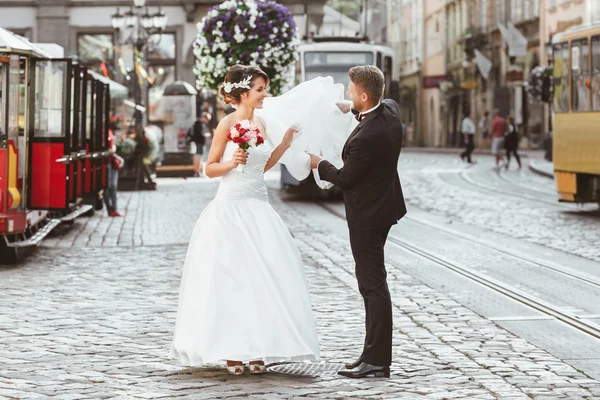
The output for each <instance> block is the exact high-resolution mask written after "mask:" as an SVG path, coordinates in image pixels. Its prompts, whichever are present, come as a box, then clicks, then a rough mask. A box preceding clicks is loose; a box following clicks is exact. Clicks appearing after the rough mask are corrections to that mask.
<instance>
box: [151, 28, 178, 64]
mask: <svg viewBox="0 0 600 400" xmlns="http://www.w3.org/2000/svg"><path fill="white" fill-rule="evenodd" d="M159 36H160V37H159ZM152 40H153V41H158V44H157V45H156V46H153V47H151V48H150V49H149V50H148V53H147V55H146V58H147V59H148V60H165V61H170V60H175V58H176V51H175V49H176V46H175V42H176V40H175V34H174V33H163V34H162V35H154V36H153V37H152Z"/></svg>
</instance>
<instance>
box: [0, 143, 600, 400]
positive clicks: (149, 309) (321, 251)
mask: <svg viewBox="0 0 600 400" xmlns="http://www.w3.org/2000/svg"><path fill="white" fill-rule="evenodd" d="M478 158H479V159H480V162H479V164H476V166H475V167H474V168H467V166H466V164H463V163H461V162H460V159H458V157H457V156H438V155H432V154H403V155H402V156H401V162H400V166H399V168H400V171H401V180H402V183H403V187H404V191H405V195H406V197H407V201H408V204H409V207H410V208H409V217H411V218H412V215H421V214H423V215H425V214H431V216H432V217H431V218H439V219H440V220H441V221H445V222H446V223H449V224H450V223H453V222H454V223H455V224H457V225H458V224H464V225H467V226H469V227H473V229H481V230H486V231H488V232H490V233H489V235H497V236H502V237H507V238H509V239H510V240H518V241H519V242H524V243H531V244H534V245H541V246H542V247H548V248H549V249H559V250H561V251H563V252H564V253H565V254H566V256H570V257H572V256H573V255H576V256H578V257H584V258H585V259H587V260H586V262H589V263H590V265H596V266H597V263H596V262H597V261H600V252H599V249H598V246H597V243H598V241H599V240H600V229H598V223H599V219H598V215H599V214H598V213H597V211H596V209H597V207H595V208H594V207H586V208H584V209H583V210H582V211H579V212H578V210H577V209H576V208H573V207H569V206H564V205H560V204H558V203H556V204H552V200H553V198H555V197H553V196H554V194H553V189H554V186H553V184H552V181H551V180H550V179H548V178H545V177H541V176H537V175H534V174H532V173H530V172H529V171H527V170H526V169H525V168H524V170H523V171H521V172H518V173H517V172H514V171H509V172H506V173H504V172H503V173H501V174H500V175H498V174H496V173H495V172H493V171H492V169H491V166H492V164H491V159H489V158H485V157H478ZM526 162H527V161H526V160H525V163H526ZM524 167H526V164H524ZM268 184H269V186H270V188H271V191H270V194H271V199H272V205H273V206H274V207H275V209H276V210H277V211H278V212H279V214H280V215H281V216H282V218H283V220H284V221H285V223H286V224H287V226H288V228H289V229H290V231H291V233H292V235H293V236H294V238H295V239H296V241H297V244H298V246H299V248H300V251H301V253H302V256H303V260H304V262H305V267H306V274H307V279H308V283H309V288H310V295H311V301H312V305H313V310H314V312H315V317H316V320H317V329H318V334H319V341H320V345H321V350H322V352H321V356H322V362H324V363H342V362H346V361H350V360H354V358H355V357H356V356H357V355H358V354H357V353H358V351H359V346H360V344H361V343H362V341H363V337H364V336H363V335H364V322H363V315H364V314H363V313H364V312H363V304H362V299H361V297H360V295H359V293H358V290H357V287H356V281H355V278H354V262H353V259H352V255H351V253H350V247H349V243H348V238H347V236H346V234H345V233H344V232H345V222H344V221H341V220H339V219H335V218H334V217H333V216H331V215H329V216H327V213H326V212H325V211H324V210H323V209H320V211H319V207H318V206H315V205H314V204H311V203H307V202H303V201H283V200H282V199H281V198H280V195H279V191H278V189H277V184H278V177H277V174H272V175H269V176H268ZM217 186H218V181H210V180H208V179H193V180H192V179H190V180H187V181H186V180H178V179H164V180H160V181H159V185H158V190H157V191H155V192H126V193H119V201H120V209H121V210H122V212H123V213H124V214H125V217H124V218H108V217H106V216H105V215H104V211H103V212H98V213H96V215H95V216H93V217H91V218H80V219H78V220H77V221H76V222H75V223H74V224H73V226H71V227H70V229H63V228H61V229H62V230H61V231H57V232H56V233H55V234H54V235H53V236H52V237H51V238H49V239H46V240H45V241H44V242H42V244H41V246H40V248H39V249H37V250H36V252H35V253H34V254H32V255H31V256H30V257H29V258H27V259H26V260H25V262H23V263H22V264H21V265H19V266H16V267H2V268H0V285H1V292H0V293H1V294H0V365H2V368H1V369H0V398H7V399H29V398H32V399H34V398H40V399H43V398H53V399H84V398H90V399H109V398H115V399H135V398H143V399H156V398H165V399H168V398H177V399H183V398H189V399H236V398H251V399H295V398H306V399H345V398H356V399H440V400H441V399H482V400H483V399H506V400H516V399H530V398H534V399H541V400H542V399H546V400H550V399H582V398H585V399H593V398H600V382H599V381H597V380H596V379H593V378H591V377H590V376H589V374H587V373H585V371H584V370H582V369H581V368H578V367H573V366H571V365H570V363H567V362H565V361H563V360H564V359H565V358H568V357H562V356H561V357H559V356H557V355H556V354H555V355H553V354H551V353H550V352H548V351H546V350H544V349H542V348H541V347H540V346H538V345H537V344H536V343H533V342H532V340H529V339H527V338H525V337H520V336H517V335H516V334H515V333H511V331H510V330H507V329H505V327H503V326H502V325H501V324H499V323H497V322H495V321H493V320H491V319H489V318H487V317H486V315H485V314H484V313H483V312H482V311H480V310H479V309H477V307H475V306H473V307H471V306H469V307H467V306H465V305H464V304H466V303H468V302H466V303H463V302H461V301H457V300H456V299H455V297H456V296H454V295H452V293H449V292H448V291H447V290H445V289H444V287H445V286H446V285H447V286H450V280H448V281H446V282H444V283H443V284H440V285H432V284H428V283H425V282H426V279H425V278H422V277H420V275H419V273H420V272H419V271H423V273H424V274H425V273H434V272H435V270H434V267H433V266H432V263H431V261H428V260H426V259H424V258H422V257H419V256H417V255H415V254H413V253H411V252H408V251H406V250H402V249H399V248H391V247H390V245H389V246H388V247H390V249H389V251H388V249H387V248H386V251H387V253H386V257H387V266H388V282H389V286H390V290H391V292H392V297H393V305H394V352H393V358H394V361H393V366H392V377H391V379H389V380H373V379H371V380H349V379H344V378H341V377H338V376H337V375H334V374H321V375H320V376H317V377H294V376H289V375H282V374H276V373H268V374H265V375H260V376H251V375H247V374H246V375H243V376H240V377H232V376H230V375H227V373H226V371H225V369H224V368H223V367H222V366H219V365H213V366H207V367H206V368H183V367H180V366H178V365H177V364H176V363H175V362H174V361H172V360H170V359H169V358H168V353H169V347H170V341H171V338H172V330H173V327H174V323H175V313H176V308H177V296H178V290H179V283H180V278H181V268H182V265H183V260H184V257H185V253H186V249H187V244H188V240H189V236H190V233H191V230H192V228H193V225H194V223H195V221H196V219H197V217H198V216H199V215H200V213H201V212H202V210H203V208H204V207H205V206H206V205H207V204H208V203H209V202H210V201H211V199H212V197H213V196H214V194H215V191H216V188H217ZM544 201H547V202H544ZM335 206H336V207H339V204H335ZM412 223H414V221H413V220H409V221H407V222H404V221H403V222H401V224H405V227H406V226H410V224H412ZM398 228H399V229H400V228H402V226H399V227H398ZM404 229H406V228H404ZM456 229H458V228H456ZM416 232H417V230H415V235H417V233H416ZM490 237H491V238H494V237H496V236H490ZM436 238H437V237H433V238H431V242H435V240H437V239H436ZM440 240H442V239H440ZM507 240H508V239H507ZM440 243H441V242H440ZM498 243H499V242H498ZM445 244H446V243H445V242H444V245H445ZM460 246H462V244H460V243H456V245H455V248H451V247H448V249H449V250H448V252H447V253H448V257H451V256H453V252H456V253H460V252H464V251H465V250H464V247H460ZM438 247H439V246H438ZM487 256H488V257H489V258H490V259H491V258H493V257H496V256H495V255H493V254H488V255H487ZM588 260H589V261H588ZM490 269H491V267H490ZM439 277H440V276H438V279H439ZM452 279H453V278H452ZM457 279H458V278H457ZM268 300H269V299H268V294H265V301H268ZM590 318H592V317H590ZM248 328H249V327H241V329H242V330H243V329H248ZM593 340H594V341H595V343H596V344H597V343H598V342H597V340H596V339H593ZM561 345H562V346H567V347H569V346H570V343H562V344H561ZM590 357H591V356H590Z"/></svg>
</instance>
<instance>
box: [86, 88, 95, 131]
mask: <svg viewBox="0 0 600 400" xmlns="http://www.w3.org/2000/svg"><path fill="white" fill-rule="evenodd" d="M93 96H94V91H93V88H92V80H91V79H88V80H87V99H86V105H85V109H86V110H85V139H86V143H89V141H90V140H91V139H92V131H93V130H94V126H93V122H92V112H93V111H92V110H93V107H94V105H93V101H94V97H93Z"/></svg>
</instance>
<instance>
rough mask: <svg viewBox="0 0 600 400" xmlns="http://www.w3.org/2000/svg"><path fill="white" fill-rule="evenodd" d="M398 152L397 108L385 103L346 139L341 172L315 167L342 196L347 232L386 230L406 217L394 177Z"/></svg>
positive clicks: (323, 165) (324, 163) (399, 127)
mask: <svg viewBox="0 0 600 400" xmlns="http://www.w3.org/2000/svg"><path fill="white" fill-rule="evenodd" d="M401 148H402V121H401V119H400V108H399V107H398V104H396V102H395V101H393V100H390V99H386V100H383V101H382V103H381V105H380V106H379V107H377V108H376V109H375V110H373V111H372V112H371V113H369V114H367V116H366V117H364V119H363V120H362V121H361V122H360V123H359V124H358V126H357V127H356V129H355V130H354V131H353V132H352V133H351V134H350V136H349V137H348V140H347V141H346V144H345V145H344V149H343V151H342V159H343V161H344V166H343V167H342V168H341V169H337V168H336V167H334V166H333V165H332V164H331V163H329V162H328V161H326V160H323V161H321V162H320V163H319V175H320V177H321V179H323V180H326V181H328V182H331V183H333V184H334V185H337V186H338V187H340V188H341V189H342V190H343V192H344V203H345V206H346V219H347V220H348V226H349V228H350V229H356V230H367V229H381V228H389V227H390V226H392V225H394V224H395V223H397V222H398V221H399V220H400V219H401V218H402V217H403V216H404V215H405V214H406V205H405V203H404V196H403V194H402V187H401V186H400V178H399V176H398V158H399V157H400V150H401Z"/></svg>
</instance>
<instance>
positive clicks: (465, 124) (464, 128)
mask: <svg viewBox="0 0 600 400" xmlns="http://www.w3.org/2000/svg"><path fill="white" fill-rule="evenodd" d="M460 130H461V132H462V133H463V134H465V133H466V134H469V135H474V134H475V122H473V120H472V119H471V118H469V117H465V119H463V120H462V124H461V127H460Z"/></svg>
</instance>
